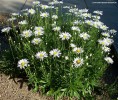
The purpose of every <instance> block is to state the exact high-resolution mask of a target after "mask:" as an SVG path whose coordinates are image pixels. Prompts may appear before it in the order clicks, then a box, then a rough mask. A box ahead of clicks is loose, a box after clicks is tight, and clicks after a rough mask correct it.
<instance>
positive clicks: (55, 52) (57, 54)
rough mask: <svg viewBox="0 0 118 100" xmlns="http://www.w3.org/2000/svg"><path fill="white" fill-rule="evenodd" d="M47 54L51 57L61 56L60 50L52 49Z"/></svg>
mask: <svg viewBox="0 0 118 100" xmlns="http://www.w3.org/2000/svg"><path fill="white" fill-rule="evenodd" d="M49 53H50V55H51V56H53V57H60V55H61V52H60V50H58V49H53V50H51V51H50V52H49Z"/></svg>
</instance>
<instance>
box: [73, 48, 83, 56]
mask: <svg viewBox="0 0 118 100" xmlns="http://www.w3.org/2000/svg"><path fill="white" fill-rule="evenodd" d="M73 52H75V53H77V54H80V53H83V52H84V50H83V48H81V47H75V48H73Z"/></svg>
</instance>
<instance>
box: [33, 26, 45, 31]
mask: <svg viewBox="0 0 118 100" xmlns="http://www.w3.org/2000/svg"><path fill="white" fill-rule="evenodd" d="M34 30H35V31H43V30H44V28H43V27H41V26H35V28H34Z"/></svg>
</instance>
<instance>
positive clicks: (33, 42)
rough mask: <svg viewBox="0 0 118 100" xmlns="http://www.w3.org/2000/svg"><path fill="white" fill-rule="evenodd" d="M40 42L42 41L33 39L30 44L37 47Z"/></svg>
mask: <svg viewBox="0 0 118 100" xmlns="http://www.w3.org/2000/svg"><path fill="white" fill-rule="evenodd" d="M41 41H42V40H41V39H40V38H34V39H33V40H32V42H31V43H32V44H34V45H37V44H39V43H40V42H41Z"/></svg>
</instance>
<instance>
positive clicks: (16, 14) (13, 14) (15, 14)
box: [11, 13, 19, 16]
mask: <svg viewBox="0 0 118 100" xmlns="http://www.w3.org/2000/svg"><path fill="white" fill-rule="evenodd" d="M11 15H12V16H18V15H19V13H12V14H11Z"/></svg>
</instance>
